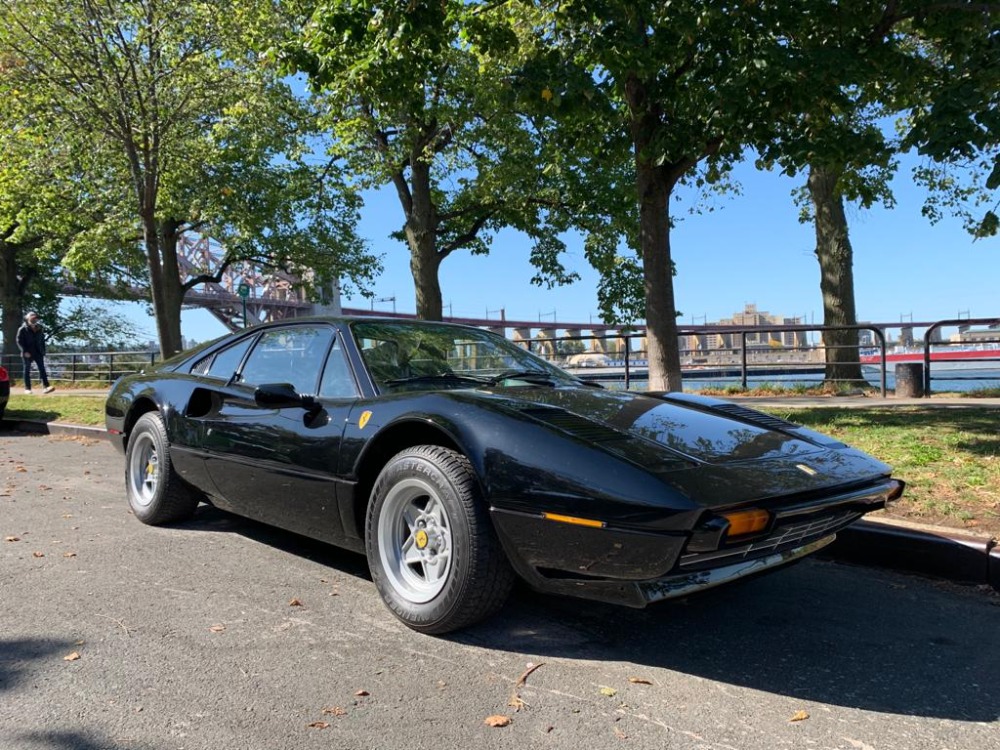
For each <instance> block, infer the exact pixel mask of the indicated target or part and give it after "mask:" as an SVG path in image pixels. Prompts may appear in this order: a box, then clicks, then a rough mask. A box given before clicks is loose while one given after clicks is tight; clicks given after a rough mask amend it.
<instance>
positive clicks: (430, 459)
mask: <svg viewBox="0 0 1000 750" xmlns="http://www.w3.org/2000/svg"><path fill="white" fill-rule="evenodd" d="M365 545H366V549H367V552H368V564H369V567H370V568H371V573H372V578H373V580H374V581H375V585H376V586H377V587H378V590H379V593H380V594H381V595H382V599H383V600H384V601H385V603H386V605H388V607H389V609H390V610H392V612H393V614H395V615H396V617H398V618H399V619H400V620H402V621H403V622H404V623H405V624H406V625H408V626H409V627H411V628H413V629H414V630H419V631H421V632H423V633H447V632H450V631H453V630H458V629H459V628H463V627H466V626H468V625H471V624H473V623H474V622H478V621H479V620H482V619H484V618H486V617H488V616H489V615H491V614H493V613H494V612H496V611H497V610H499V609H500V607H502V606H503V603H504V602H505V601H506V599H507V595H508V594H509V593H510V588H511V585H512V584H513V581H514V573H513V571H512V570H511V567H510V564H509V563H508V562H507V558H506V557H505V556H504V553H503V551H502V550H501V549H500V543H499V541H498V540H497V538H496V534H495V532H494V531H493V527H492V526H491V525H490V522H489V518H488V517H487V515H486V509H485V507H484V504H483V502H482V501H481V498H480V491H479V484H478V482H477V481H476V477H475V473H474V472H473V470H472V466H471V465H470V464H469V461H468V459H466V458H465V456H463V455H462V454H460V453H457V452H455V451H453V450H449V449H447V448H442V447H440V446H434V445H422V446H416V447H414V448H409V449H407V450H405V451H403V452H402V453H399V454H398V455H396V456H395V457H393V458H392V460H390V461H389V463H388V464H386V466H385V468H384V469H383V470H382V473H381V474H379V477H378V480H377V481H376V482H375V487H374V489H373V490H372V498H371V502H370V503H369V505H368V514H367V518H366V523H365Z"/></svg>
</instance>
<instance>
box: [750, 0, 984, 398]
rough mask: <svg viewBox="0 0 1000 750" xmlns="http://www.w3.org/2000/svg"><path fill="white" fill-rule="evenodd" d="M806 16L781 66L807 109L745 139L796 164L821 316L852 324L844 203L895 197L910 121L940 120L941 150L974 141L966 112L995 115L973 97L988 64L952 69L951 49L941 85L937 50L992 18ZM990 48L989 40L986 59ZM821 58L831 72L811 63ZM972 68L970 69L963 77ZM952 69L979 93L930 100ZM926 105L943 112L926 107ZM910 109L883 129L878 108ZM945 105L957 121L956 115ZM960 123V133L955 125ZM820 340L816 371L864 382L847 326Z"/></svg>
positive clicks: (876, 13)
mask: <svg viewBox="0 0 1000 750" xmlns="http://www.w3.org/2000/svg"><path fill="white" fill-rule="evenodd" d="M998 10H1000V8H995V9H994V11H993V12H997V11H998ZM809 18H810V19H811V21H810V23H808V24H801V25H799V26H797V27H795V28H792V29H790V30H789V33H788V35H787V46H788V49H789V50H790V51H792V52H793V53H794V55H795V57H793V58H792V59H793V60H796V59H797V60H798V66H797V67H795V68H792V69H791V70H790V71H789V72H790V73H791V74H792V75H795V76H797V77H799V78H800V80H802V81H804V82H806V83H807V85H808V88H809V90H810V91H811V92H812V98H811V100H810V101H808V102H807V104H808V106H807V108H806V109H803V110H801V111H794V110H789V111H787V112H786V113H784V114H783V115H782V116H780V117H779V128H778V132H777V137H774V138H771V139H769V140H767V141H765V142H762V143H759V144H756V145H757V146H758V148H759V149H760V151H761V153H762V155H763V159H762V160H761V163H762V164H764V165H769V164H771V163H773V162H774V161H777V163H779V164H781V165H782V167H783V171H784V172H785V173H786V174H800V173H806V174H807V179H806V187H805V189H804V191H803V193H804V194H805V195H806V196H808V197H807V203H808V208H807V209H806V210H804V212H803V215H804V217H805V218H808V219H809V220H811V221H812V222H813V223H814V226H815V230H816V256H817V259H818V261H819V266H820V289H821V293H822V297H823V311H824V319H823V323H824V325H825V326H832V327H836V326H853V325H856V324H857V322H858V321H857V314H856V307H855V300H854V276H853V248H852V247H851V242H850V237H849V227H848V223H847V219H846V215H845V212H844V202H845V201H850V202H852V203H856V204H858V205H859V206H861V207H862V208H865V209H867V208H870V207H871V206H872V205H873V204H874V203H876V202H881V203H882V204H883V205H885V206H886V207H891V206H892V205H894V200H893V195H892V190H891V178H892V176H893V175H894V174H895V172H896V169H897V166H898V164H897V156H898V153H899V152H900V151H903V150H905V149H906V148H908V147H909V146H910V145H911V144H912V142H914V141H915V140H920V136H919V135H917V133H918V132H919V131H920V129H921V127H924V128H928V127H933V128H938V129H939V130H937V132H935V133H934V134H933V137H931V138H929V139H928V138H927V135H929V133H925V134H924V140H925V141H928V140H929V141H930V142H932V143H933V145H934V146H935V147H938V148H942V147H943V150H942V151H940V152H939V156H942V155H944V154H945V153H946V152H947V151H948V150H949V149H950V150H952V151H953V152H954V151H955V150H958V151H962V153H964V154H966V155H967V154H969V153H970V152H971V151H972V150H974V149H976V148H980V147H982V146H983V145H984V143H985V140H984V138H983V130H982V128H981V127H978V126H976V125H975V123H976V122H977V121H982V122H984V123H985V122H992V121H995V120H996V113H995V107H994V108H993V110H992V111H991V113H988V112H987V111H986V110H987V109H988V108H987V107H985V106H984V105H985V102H986V101H988V100H989V97H990V96H992V97H993V100H994V101H995V98H996V86H995V84H996V82H997V80H998V79H997V76H996V72H995V66H993V68H994V70H993V72H986V71H983V70H980V69H977V68H976V66H970V67H964V66H963V67H962V70H961V73H960V74H957V73H956V71H955V70H954V67H955V64H954V61H953V60H952V61H951V63H950V65H951V67H952V70H951V71H950V73H951V80H952V82H951V84H950V85H942V81H946V80H948V78H949V76H948V75H945V74H943V73H942V72H941V69H942V59H943V58H946V57H947V54H946V53H944V52H943V50H946V49H948V48H953V47H957V48H960V49H964V50H968V49H969V48H970V47H971V48H972V49H976V50H978V51H979V52H982V51H983V45H984V42H987V41H988V39H989V38H990V36H991V35H995V34H996V29H995V23H994V30H993V31H992V32H991V31H990V30H989V24H985V25H984V24H983V21H984V20H989V19H990V12H989V10H988V9H985V6H980V5H978V4H967V5H963V4H955V3H937V2H919V1H916V2H901V3H886V4H885V5H884V6H881V7H879V6H870V7H865V6H858V7H856V8H850V7H847V6H843V5H839V4H838V5H833V4H827V3H817V4H815V6H814V7H813V8H812V12H811V13H810V14H809ZM986 46H987V47H988V46H989V45H988V44H987V45H986ZM994 46H995V45H994ZM995 55H996V52H995V50H994V59H995ZM979 62H984V60H983V59H980V60H979ZM831 65H832V66H833V67H834V68H835V69H836V71H837V74H836V75H835V76H824V75H817V74H816V73H820V74H821V73H822V71H824V70H826V69H828V68H829V66H831ZM944 67H946V68H947V67H948V66H947V65H945V66H944ZM971 70H976V71H977V72H976V73H972V74H971V76H970V71H971ZM956 77H957V78H961V79H962V83H961V84H958V88H960V89H962V88H966V89H967V87H968V85H970V79H971V86H972V89H973V90H974V91H978V92H979V94H978V95H977V96H974V97H971V98H968V97H967V98H966V99H965V100H964V101H963V102H962V104H961V105H959V106H956V105H955V103H954V102H953V103H952V105H951V106H947V105H946V106H944V107H941V105H940V102H941V101H942V100H944V99H945V98H946V97H945V93H946V92H950V93H951V94H952V95H954V93H955V92H954V88H955V78H956ZM987 81H990V82H991V83H987ZM966 93H968V91H966ZM974 102H975V103H977V104H978V109H977V106H975V105H973V103H974ZM970 105H972V106H970ZM935 110H937V111H938V112H939V113H940V112H944V113H945V114H944V116H941V114H939V115H938V116H935V115H933V114H932V112H933V111H935ZM913 111H916V113H917V114H916V116H912V115H911V116H910V117H909V119H910V120H911V121H912V122H915V123H916V127H914V128H913V129H912V130H911V134H910V137H909V140H910V143H907V142H906V141H902V142H901V141H900V139H898V138H895V137H893V135H892V134H891V133H889V132H887V131H886V129H885V127H884V125H883V123H884V122H885V121H886V120H887V119H889V118H892V117H901V116H907V115H909V114H910V113H911V112H913ZM959 112H961V114H959ZM956 116H957V117H958V119H959V120H961V121H962V122H963V123H964V125H965V127H964V128H960V127H956V126H955V123H954V118H955V117H956ZM900 129H902V128H900ZM960 132H964V135H957V134H958V133H960ZM945 144H948V145H947V146H946V147H945ZM963 149H964V151H963ZM923 174H924V175H925V176H926V175H928V174H929V172H924V173H923ZM997 178H998V180H1000V171H998V173H997ZM951 184H952V185H954V183H951ZM957 196H958V193H957V192H953V193H951V196H950V200H951V201H952V203H953V205H958V203H959V199H958V197H957ZM962 197H963V198H966V197H968V196H967V195H963V196H962ZM804 202H805V201H804ZM824 343H825V344H826V380H827V381H828V382H844V381H858V382H863V380H864V379H863V376H862V373H861V365H860V362H859V359H858V356H857V354H858V350H857V346H858V336H857V332H856V331H855V330H850V329H843V328H841V329H839V330H829V331H826V332H824Z"/></svg>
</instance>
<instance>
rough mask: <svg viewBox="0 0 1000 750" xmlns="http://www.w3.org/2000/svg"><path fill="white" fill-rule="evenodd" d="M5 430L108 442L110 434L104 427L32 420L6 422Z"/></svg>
mask: <svg viewBox="0 0 1000 750" xmlns="http://www.w3.org/2000/svg"><path fill="white" fill-rule="evenodd" d="M2 426H3V428H5V429H7V430H14V431H19V432H30V433H32V434H34V435H72V436H74V437H88V438H94V439H96V440H108V439H109V438H108V432H107V430H105V429H104V428H103V427H88V426H86V425H80V424H68V423H66V422H35V421H33V420H30V419H14V420H10V419H7V420H4V421H3V423H2Z"/></svg>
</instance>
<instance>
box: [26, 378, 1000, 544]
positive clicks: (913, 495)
mask: <svg viewBox="0 0 1000 750" xmlns="http://www.w3.org/2000/svg"><path fill="white" fill-rule="evenodd" d="M767 411H769V412H771V413H772V414H774V415H776V416H779V417H783V418H785V419H789V420H791V421H792V422H797V423H799V424H802V425H805V426H807V427H811V428H812V429H814V430H818V431H819V432H824V433H826V434H828V435H832V436H834V437H836V438H838V439H839V440H843V441H844V442H845V443H847V444H849V445H852V446H854V447H856V448H860V449H861V450H863V451H865V452H867V453H870V454H872V455H873V456H875V457H877V458H879V459H881V460H883V461H885V462H886V463H888V464H891V465H892V466H893V467H894V468H895V472H894V473H895V476H897V477H899V478H900V479H903V480H905V481H906V483H907V489H906V494H905V495H904V496H903V499H902V500H900V501H899V502H898V503H896V504H895V505H894V506H893V507H892V508H891V509H890V510H889V511H887V514H888V515H890V516H894V517H900V518H905V519H908V520H911V521H917V522H921V523H932V524H937V525H942V526H952V527H956V528H967V529H974V530H977V531H983V532H987V533H990V534H992V535H993V536H995V537H997V538H1000V409H997V408H991V407H988V406H981V407H980V406H975V405H974V402H972V403H970V405H969V406H967V407H965V406H963V407H934V408H923V407H903V406H895V407H882V408H879V407H874V406H873V407H870V408H864V409H841V408H835V407H831V408H826V407H822V408H815V409H781V408H768V409H767ZM7 419H34V420H40V421H45V422H70V423H74V424H83V425H95V426H102V425H103V424H104V396H103V394H79V395H66V394H65V393H60V392H59V391H56V393H52V394H49V395H47V396H46V395H31V396H26V395H24V394H21V393H18V392H16V391H15V392H14V393H13V394H12V395H11V397H10V403H9V405H8V407H7Z"/></svg>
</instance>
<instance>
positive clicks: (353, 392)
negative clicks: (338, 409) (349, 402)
mask: <svg viewBox="0 0 1000 750" xmlns="http://www.w3.org/2000/svg"><path fill="white" fill-rule="evenodd" d="M319 395H320V397H321V398H354V397H355V396H357V395H358V387H357V385H356V384H355V382H354V376H353V375H352V374H351V367H350V365H349V364H348V363H347V355H346V354H344V350H343V348H342V347H341V346H340V340H339V339H338V340H337V341H335V342H334V344H333V348H332V349H331V350H330V356H328V357H327V358H326V366H325V367H324V368H323V379H322V380H321V381H320V384H319Z"/></svg>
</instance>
